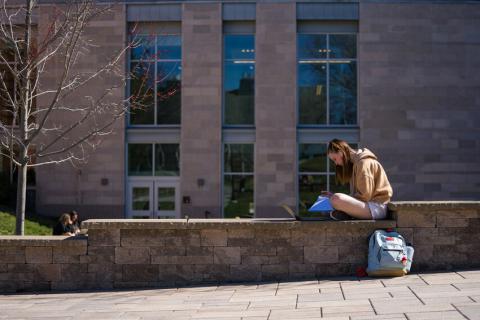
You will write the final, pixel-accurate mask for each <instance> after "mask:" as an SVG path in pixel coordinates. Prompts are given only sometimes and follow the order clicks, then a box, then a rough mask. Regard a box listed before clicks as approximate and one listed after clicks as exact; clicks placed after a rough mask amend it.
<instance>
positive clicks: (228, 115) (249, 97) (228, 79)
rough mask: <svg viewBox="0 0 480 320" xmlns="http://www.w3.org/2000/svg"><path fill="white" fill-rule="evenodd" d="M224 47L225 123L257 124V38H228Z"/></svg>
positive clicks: (251, 36)
mask: <svg viewBox="0 0 480 320" xmlns="http://www.w3.org/2000/svg"><path fill="white" fill-rule="evenodd" d="M224 45H225V49H224V52H225V62H224V82H223V95H224V124H226V125H253V124H254V113H255V110H254V103H255V101H254V100H255V99H254V96H255V60H254V59H255V49H254V48H255V37H254V36H253V35H225V44H224Z"/></svg>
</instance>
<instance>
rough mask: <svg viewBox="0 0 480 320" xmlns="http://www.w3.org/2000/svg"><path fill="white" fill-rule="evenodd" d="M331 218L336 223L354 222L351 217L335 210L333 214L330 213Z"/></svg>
mask: <svg viewBox="0 0 480 320" xmlns="http://www.w3.org/2000/svg"><path fill="white" fill-rule="evenodd" d="M330 218H331V219H332V220H336V221H342V220H352V217H351V216H349V215H348V214H346V213H345V212H343V211H339V210H333V211H332V212H330Z"/></svg>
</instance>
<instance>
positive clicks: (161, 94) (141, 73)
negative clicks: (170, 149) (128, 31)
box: [130, 35, 182, 126]
mask: <svg viewBox="0 0 480 320" xmlns="http://www.w3.org/2000/svg"><path fill="white" fill-rule="evenodd" d="M134 42H135V44H136V46H135V48H133V49H132V50H131V55H130V71H131V80H130V95H131V96H132V108H131V110H130V125H134V126H135V125H179V124H180V105H181V101H180V96H181V95H180V90H181V71H182V66H181V65H182V56H181V51H182V50H181V36H180V35H160V36H146V35H144V36H136V37H135V39H134Z"/></svg>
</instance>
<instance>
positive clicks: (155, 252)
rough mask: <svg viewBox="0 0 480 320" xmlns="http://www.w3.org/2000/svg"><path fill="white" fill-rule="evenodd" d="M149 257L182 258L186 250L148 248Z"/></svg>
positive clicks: (173, 247)
mask: <svg viewBox="0 0 480 320" xmlns="http://www.w3.org/2000/svg"><path fill="white" fill-rule="evenodd" d="M150 255H151V256H152V257H154V256H184V255H186V249H185V247H183V246H165V247H150Z"/></svg>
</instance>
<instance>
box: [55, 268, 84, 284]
mask: <svg viewBox="0 0 480 320" xmlns="http://www.w3.org/2000/svg"><path fill="white" fill-rule="evenodd" d="M59 266H60V276H61V279H60V282H72V286H73V287H74V288H77V287H81V286H80V285H79V284H77V286H75V285H74V284H73V283H74V282H82V281H85V279H86V277H87V275H86V274H87V273H88V265H86V264H60V265H59Z"/></svg>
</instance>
